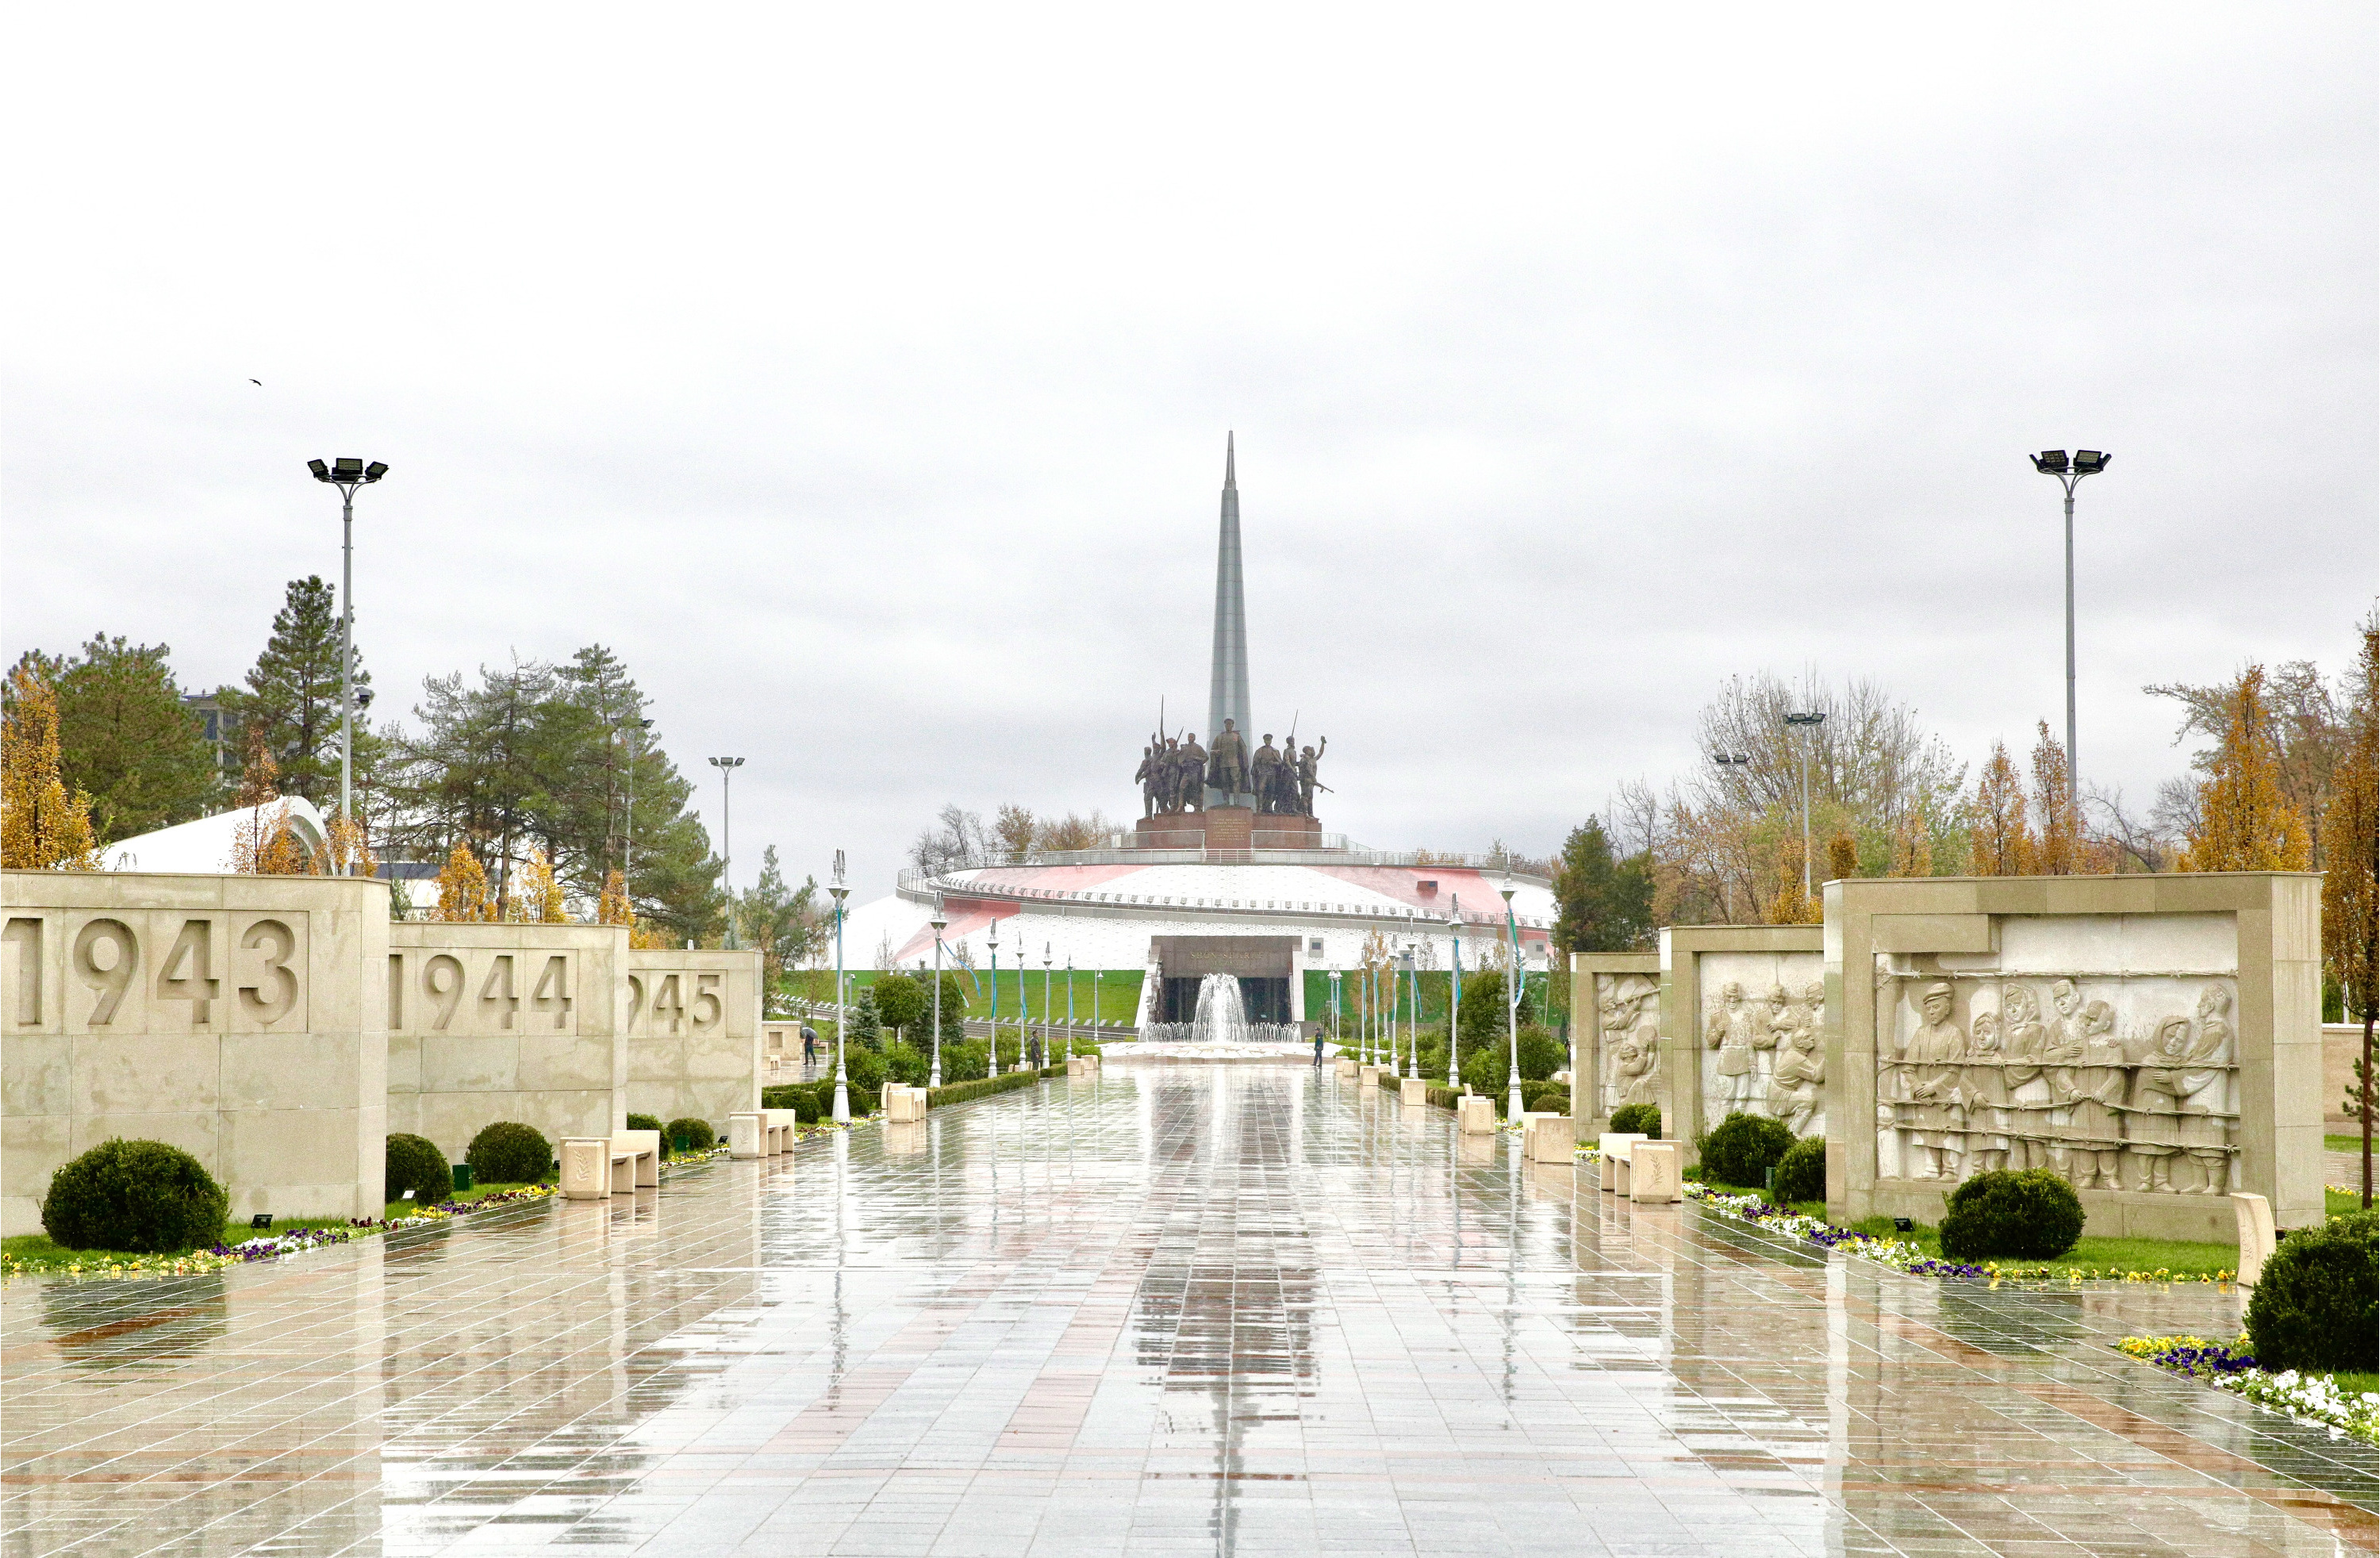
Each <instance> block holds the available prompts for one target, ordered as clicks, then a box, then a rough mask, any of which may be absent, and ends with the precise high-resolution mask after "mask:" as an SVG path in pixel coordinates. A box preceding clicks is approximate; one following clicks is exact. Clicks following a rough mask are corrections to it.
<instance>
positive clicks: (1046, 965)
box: [1033, 942, 1058, 1071]
mask: <svg viewBox="0 0 2380 1558" xmlns="http://www.w3.org/2000/svg"><path fill="white" fill-rule="evenodd" d="M1057 961H1058V960H1057V958H1056V957H1055V956H1054V955H1052V954H1051V953H1050V943H1048V942H1043V943H1041V1048H1040V1049H1039V1051H1038V1052H1037V1053H1035V1055H1034V1057H1033V1060H1034V1067H1033V1068H1034V1069H1035V1070H1037V1071H1038V1070H1039V1069H1040V1068H1041V1067H1042V1066H1045V1065H1049V1064H1050V1013H1051V1012H1052V1011H1054V1010H1056V1007H1055V1006H1053V1005H1052V1004H1051V1003H1050V968H1052V967H1053V966H1055V965H1056V963H1057Z"/></svg>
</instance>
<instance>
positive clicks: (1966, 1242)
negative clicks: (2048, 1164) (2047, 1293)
mask: <svg viewBox="0 0 2380 1558" xmlns="http://www.w3.org/2000/svg"><path fill="white" fill-rule="evenodd" d="M2082 1236H2083V1201H2082V1199H2081V1198H2080V1197H2078V1196H2076V1195H2075V1194H2074V1187H2073V1186H2071V1185H2069V1184H2068V1183H2067V1182H2066V1181H2065V1179H2064V1178H2063V1177H2061V1176H2060V1175H2055V1174H2052V1173H2051V1172H2050V1171H2049V1170H2047V1169H2022V1170H2015V1169H1994V1170H1992V1171H1991V1172H1990V1173H1988V1174H1979V1175H1975V1176H1974V1177H1973V1179H1970V1180H1968V1181H1967V1182H1966V1183H1965V1184H1963V1185H1961V1186H1960V1187H1958V1188H1957V1189H1955V1190H1953V1191H1951V1192H1950V1195H1949V1200H1948V1202H1947V1205H1946V1211H1944V1213H1943V1217H1942V1253H1943V1255H1944V1256H1945V1257H1947V1258H1948V1259H1949V1260H1985V1259H1988V1258H1990V1257H1993V1256H2001V1255H2005V1256H2013V1257H2015V1258H2016V1259H2018V1260H2053V1259H2055V1258H2056V1257H2058V1256H2060V1255H2063V1254H2065V1253H2066V1252H2067V1251H2068V1250H2070V1249H2072V1248H2074V1241H2075V1240H2077V1239H2079V1238H2081V1237H2082Z"/></svg>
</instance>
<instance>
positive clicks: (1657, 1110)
mask: <svg viewBox="0 0 2380 1558" xmlns="http://www.w3.org/2000/svg"><path fill="white" fill-rule="evenodd" d="M1611 1128H1612V1130H1613V1131H1615V1132H1621V1133H1625V1132H1629V1131H1643V1132H1644V1133H1645V1135H1646V1136H1648V1137H1650V1138H1653V1139H1654V1140H1655V1141H1658V1140H1660V1139H1661V1106H1660V1105H1659V1104H1658V1103H1623V1104H1621V1106H1620V1107H1619V1108H1617V1109H1615V1110H1613V1111H1612V1112H1611Z"/></svg>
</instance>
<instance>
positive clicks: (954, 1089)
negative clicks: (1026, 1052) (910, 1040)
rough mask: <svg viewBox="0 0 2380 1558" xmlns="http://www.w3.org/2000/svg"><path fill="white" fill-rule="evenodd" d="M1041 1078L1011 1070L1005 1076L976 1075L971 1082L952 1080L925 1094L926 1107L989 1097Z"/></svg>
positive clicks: (1013, 1089) (1028, 1072)
mask: <svg viewBox="0 0 2380 1558" xmlns="http://www.w3.org/2000/svg"><path fill="white" fill-rule="evenodd" d="M1039 1080H1041V1078H1040V1077H1038V1076H1036V1075H1034V1074H1033V1073H1032V1072H1030V1071H1012V1072H1010V1073H1009V1074H1008V1075H1007V1076H1005V1077H977V1078H976V1079H975V1080H974V1081H972V1082H952V1083H948V1084H946V1085H945V1086H942V1087H939V1088H936V1089H934V1090H933V1091H931V1092H929V1093H928V1094H927V1095H926V1107H927V1108H929V1109H940V1108H941V1107H942V1106H943V1105H945V1104H950V1103H965V1102H966V1101H967V1100H969V1099H971V1098H990V1096H991V1095H992V1094H994V1093H1013V1092H1014V1091H1015V1090H1016V1089H1019V1088H1029V1087H1031V1086H1032V1085H1033V1084H1034V1083H1036V1082H1038V1081H1039Z"/></svg>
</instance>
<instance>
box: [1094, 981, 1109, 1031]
mask: <svg viewBox="0 0 2380 1558" xmlns="http://www.w3.org/2000/svg"><path fill="white" fill-rule="evenodd" d="M1106 973H1107V970H1106V969H1105V968H1094V969H1092V970H1091V1039H1092V1041H1093V1042H1095V1043H1096V1042H1097V1041H1098V1040H1099V980H1100V979H1101V978H1102V977H1103V976H1104V975H1105V974H1106Z"/></svg>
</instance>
